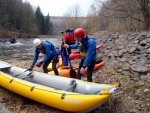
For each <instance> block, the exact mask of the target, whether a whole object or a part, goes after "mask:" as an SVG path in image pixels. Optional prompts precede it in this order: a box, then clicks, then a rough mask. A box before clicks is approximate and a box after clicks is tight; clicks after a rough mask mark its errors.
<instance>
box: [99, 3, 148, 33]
mask: <svg viewBox="0 0 150 113" xmlns="http://www.w3.org/2000/svg"><path fill="white" fill-rule="evenodd" d="M99 1H100V0H99ZM102 8H103V12H102V10H100V12H99V14H100V15H99V16H103V17H105V18H112V19H113V20H114V21H116V20H117V21H118V23H121V25H123V27H124V29H126V30H130V31H135V30H142V29H144V30H148V29H149V24H150V23H149V21H150V19H149V18H150V17H149V13H150V11H149V1H148V0H108V1H107V2H105V3H103V6H102Z"/></svg>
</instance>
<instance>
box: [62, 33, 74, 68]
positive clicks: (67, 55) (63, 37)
mask: <svg viewBox="0 0 150 113" xmlns="http://www.w3.org/2000/svg"><path fill="white" fill-rule="evenodd" d="M61 33H62V35H63V33H64V32H61ZM63 41H64V44H66V41H65V38H64V37H63ZM65 49H66V53H67V56H68V58H69V53H68V49H67V48H66V47H65ZM69 63H70V68H71V69H72V64H71V62H70V59H69Z"/></svg>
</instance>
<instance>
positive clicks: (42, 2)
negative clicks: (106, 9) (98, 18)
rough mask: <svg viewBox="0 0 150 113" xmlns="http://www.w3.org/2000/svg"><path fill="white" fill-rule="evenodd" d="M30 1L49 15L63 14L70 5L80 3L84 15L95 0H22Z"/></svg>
mask: <svg viewBox="0 0 150 113" xmlns="http://www.w3.org/2000/svg"><path fill="white" fill-rule="evenodd" d="M23 1H27V2H30V4H31V5H32V6H34V7H37V6H38V5H39V6H40V8H41V12H42V13H43V14H44V15H45V16H46V15H47V14H48V13H49V15H50V16H63V15H64V14H65V13H66V12H67V11H68V9H70V7H71V6H74V5H76V4H79V5H80V8H81V12H82V14H83V16H86V14H87V12H88V10H89V9H90V6H91V4H92V3H94V1H95V0H23Z"/></svg>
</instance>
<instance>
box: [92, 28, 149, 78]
mask: <svg viewBox="0 0 150 113" xmlns="http://www.w3.org/2000/svg"><path fill="white" fill-rule="evenodd" d="M93 37H94V38H95V39H96V41H97V43H98V44H99V43H101V44H102V48H101V51H100V53H101V54H102V59H103V60H104V61H105V63H106V65H105V66H106V67H111V68H113V69H114V71H116V72H119V73H121V74H122V75H124V76H127V75H128V76H131V77H136V78H140V79H141V78H142V79H147V78H150V32H142V33H125V34H119V33H113V32H112V33H108V32H106V31H99V32H97V33H94V34H93Z"/></svg>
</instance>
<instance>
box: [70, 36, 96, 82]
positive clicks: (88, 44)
mask: <svg viewBox="0 0 150 113" xmlns="http://www.w3.org/2000/svg"><path fill="white" fill-rule="evenodd" d="M81 44H82V45H83V46H84V50H85V51H86V55H85V56H82V59H81V62H80V65H79V69H78V74H77V78H78V79H81V76H82V75H81V74H80V69H81V68H82V67H83V68H86V67H88V70H87V81H89V82H92V73H93V70H94V66H95V63H96V50H95V47H96V41H95V39H93V38H91V37H90V36H88V35H86V37H85V38H83V39H82V41H81ZM82 45H81V46H82ZM78 46H79V43H78V42H76V43H75V44H74V45H70V46H69V47H70V48H71V49H76V48H77V47H78Z"/></svg>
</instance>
